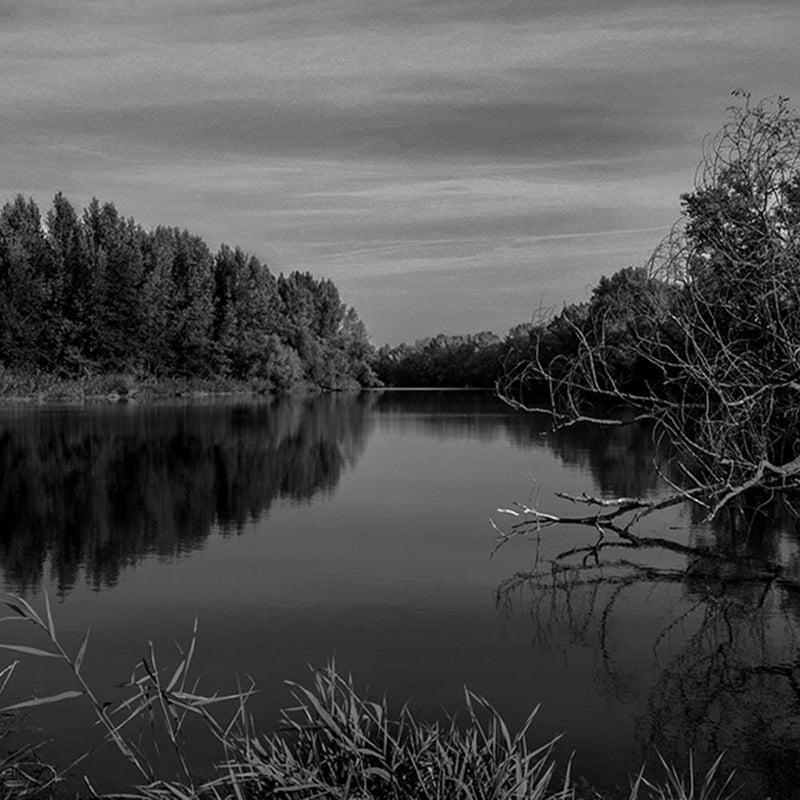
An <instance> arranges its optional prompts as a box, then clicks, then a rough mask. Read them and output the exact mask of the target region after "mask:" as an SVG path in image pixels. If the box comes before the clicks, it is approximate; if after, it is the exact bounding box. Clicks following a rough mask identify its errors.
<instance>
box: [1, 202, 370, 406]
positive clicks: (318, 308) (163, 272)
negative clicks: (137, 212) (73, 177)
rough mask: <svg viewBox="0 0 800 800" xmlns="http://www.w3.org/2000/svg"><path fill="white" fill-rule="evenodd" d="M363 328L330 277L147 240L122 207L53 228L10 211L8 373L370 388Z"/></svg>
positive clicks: (63, 213)
mask: <svg viewBox="0 0 800 800" xmlns="http://www.w3.org/2000/svg"><path fill="white" fill-rule="evenodd" d="M373 355H374V351H373V348H372V346H371V345H370V342H369V339H368V336H367V332H366V329H365V327H364V324H363V323H362V322H361V320H360V319H359V317H358V315H357V314H356V312H355V310H354V309H352V308H349V307H348V306H346V305H345V304H344V303H343V302H342V301H341V299H340V297H339V292H338V290H337V289H336V286H335V285H334V284H333V283H332V282H331V281H330V280H327V279H316V278H314V277H312V276H311V275H310V274H308V273H301V272H293V273H291V274H290V275H287V276H285V275H279V276H277V277H276V276H274V275H273V274H272V273H271V272H270V270H269V269H268V268H267V266H266V265H265V264H263V263H262V262H260V261H259V260H258V259H257V258H256V257H255V256H252V255H249V254H247V253H244V252H243V251H242V250H240V249H239V248H231V247H228V246H227V245H223V246H222V247H220V249H219V250H218V252H217V253H216V254H213V253H212V252H211V251H210V249H209V248H208V246H207V245H206V244H205V242H204V241H203V240H202V239H201V238H200V237H199V236H195V235H193V234H191V233H189V232H188V231H186V230H180V229H178V228H173V227H162V226H159V227H157V228H155V229H154V230H149V231H148V230H145V229H144V228H142V227H141V226H140V225H138V224H137V223H136V222H135V221H134V220H133V219H130V218H125V217H122V216H120V214H119V213H118V212H117V209H116V208H115V207H114V205H113V203H105V204H101V203H100V202H98V201H97V200H96V199H94V200H92V202H91V203H90V204H89V206H88V207H87V208H86V209H85V210H84V212H83V214H82V215H78V213H77V212H76V210H75V209H74V208H73V206H72V205H71V204H70V202H69V201H68V200H67V198H65V197H64V196H63V195H62V194H61V193H59V194H56V196H55V198H54V200H53V203H52V207H51V208H50V210H49V211H48V212H47V214H46V216H45V217H44V219H43V218H42V215H41V213H40V210H39V208H38V207H37V205H36V203H35V202H34V201H33V199H25V198H24V197H22V196H21V195H20V196H18V197H16V198H15V199H14V200H13V201H11V202H8V203H6V204H5V206H4V207H3V208H2V211H0V366H2V367H5V368H6V369H10V370H23V371H24V370H32V369H33V370H41V371H46V372H50V373H55V374H58V375H62V376H64V377H73V376H82V375H87V374H97V373H116V372H128V373H134V374H145V375H152V376H156V377H164V376H185V377H203V378H205V377H223V378H232V379H236V380H246V381H255V382H258V383H259V384H260V385H261V386H263V387H264V388H268V389H279V390H283V389H289V388H292V387H294V386H297V385H299V384H303V383H307V384H312V385H314V386H318V387H324V388H334V389H335V388H345V387H348V386H356V385H370V384H372V383H373V382H374V380H375V378H374V375H373V373H372V369H371V367H370V361H371V359H372V357H373Z"/></svg>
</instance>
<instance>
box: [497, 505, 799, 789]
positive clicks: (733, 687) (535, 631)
mask: <svg viewBox="0 0 800 800" xmlns="http://www.w3.org/2000/svg"><path fill="white" fill-rule="evenodd" d="M769 511H770V510H769V509H768V508H764V507H762V508H761V509H759V511H758V515H759V516H758V518H757V520H756V521H755V522H753V521H752V520H751V521H750V522H749V523H746V521H745V520H744V519H742V520H740V522H741V524H742V525H745V524H747V526H748V529H749V530H751V531H752V535H751V537H750V538H749V539H748V538H746V537H745V538H744V539H741V538H738V539H737V538H735V537H734V536H733V533H732V531H731V528H730V526H729V525H726V524H725V523H724V522H723V521H719V522H717V523H716V524H715V525H714V526H713V527H712V528H709V527H708V526H706V527H704V528H699V527H698V528H697V529H696V531H695V534H696V535H697V536H699V537H703V538H704V539H705V541H706V543H707V544H708V543H710V542H714V543H715V545H716V547H717V548H718V549H719V551H720V552H722V551H724V550H725V548H728V549H731V548H735V550H736V552H737V553H738V554H739V555H740V556H741V559H740V560H739V561H737V562H736V564H735V566H733V565H732V564H733V562H728V563H724V562H720V561H718V560H710V561H705V562H703V561H701V560H698V561H696V562H693V563H691V564H690V565H689V567H688V569H684V568H682V567H678V568H676V569H651V568H647V567H641V568H639V569H635V568H634V569H631V568H629V567H626V568H625V569H620V568H619V567H615V566H606V567H604V568H597V567H594V566H585V565H583V566H580V565H579V566H576V567H574V568H573V569H571V570H569V571H565V572H564V573H562V574H560V575H559V576H557V577H554V576H552V575H550V576H543V575H538V576H533V575H529V576H525V575H518V576H515V577H514V578H512V579H509V580H508V581H507V582H506V583H505V584H504V585H503V586H501V587H500V589H499V591H498V602H499V607H500V608H501V609H502V610H503V612H504V613H505V614H506V615H507V616H509V617H514V618H517V619H520V618H528V619H529V620H530V622H529V626H528V627H529V630H530V635H531V641H532V646H533V647H534V648H535V649H536V650H537V651H539V652H545V651H548V650H553V649H561V650H563V651H564V652H565V653H566V652H568V651H569V650H570V648H575V647H581V648H585V649H588V650H590V651H592V652H593V653H594V654H595V668H594V675H595V681H596V685H597V687H598V690H599V691H601V692H604V693H606V694H607V695H608V696H611V697H613V698H615V699H617V700H620V701H624V700H626V699H627V700H634V701H638V703H637V705H638V706H639V711H638V712H637V719H636V740H637V743H638V745H639V747H640V758H641V760H642V762H644V761H645V760H646V759H647V758H648V756H650V757H651V758H652V754H653V752H654V750H655V749H656V748H657V750H658V751H659V752H660V753H661V754H662V755H663V756H664V757H665V759H666V760H667V761H668V762H671V763H674V764H676V765H684V764H685V763H686V759H687V754H688V753H689V752H690V751H691V752H692V754H693V756H694V759H695V764H696V766H697V767H698V769H699V770H704V769H707V768H708V767H709V766H710V764H711V763H712V762H713V760H714V759H715V758H716V757H717V756H718V755H719V754H720V753H725V754H726V762H725V763H726V765H727V769H728V770H730V769H733V768H735V770H736V785H740V786H741V787H742V792H741V795H740V796H743V797H768V796H771V797H786V798H790V797H795V796H797V787H798V786H800V759H798V758H797V753H798V752H800V633H799V632H800V592H799V591H798V588H800V575H799V574H798V573H797V571H795V573H794V579H792V577H791V573H788V577H785V578H784V579H782V580H780V581H771V580H769V578H765V576H764V571H763V568H762V566H761V565H762V564H763V561H762V557H764V556H768V557H770V558H775V557H777V556H781V555H782V556H783V563H784V564H786V563H788V564H789V565H792V564H796V563H797V556H796V552H797V540H796V535H795V532H794V529H793V527H788V526H786V525H785V523H786V522H787V519H786V517H785V514H786V511H785V510H783V511H782V510H781V509H780V507H775V506H773V508H772V512H773V513H772V514H770V513H769ZM737 514H739V516H743V515H742V513H741V512H737ZM764 516H767V517H769V518H771V520H772V526H771V527H770V526H767V525H766V524H765V523H764V519H763V517H764ZM782 523H784V524H782ZM740 533H741V531H740ZM787 558H788V562H787ZM646 608H649V609H651V611H650V612H649V614H648V615H645V611H644V610H645V609H646ZM656 609H657V610H659V614H655V610H656ZM654 623H655V624H654ZM632 634H633V637H632ZM643 701H644V702H643Z"/></svg>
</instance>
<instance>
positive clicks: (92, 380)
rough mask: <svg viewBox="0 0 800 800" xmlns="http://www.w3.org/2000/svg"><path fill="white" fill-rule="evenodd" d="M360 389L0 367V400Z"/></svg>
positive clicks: (126, 398)
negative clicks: (62, 374) (73, 375)
mask: <svg viewBox="0 0 800 800" xmlns="http://www.w3.org/2000/svg"><path fill="white" fill-rule="evenodd" d="M358 388H360V387H358V386H357V385H355V384H354V385H352V386H350V385H348V386H342V387H339V386H337V387H321V386H315V385H313V384H310V383H308V382H299V383H296V384H294V385H292V386H289V387H285V386H275V385H274V384H272V383H271V382H270V381H267V380H264V379H260V378H253V379H252V380H235V379H233V378H224V377H214V378H182V377H167V378H162V377H154V376H136V375H132V374H129V373H110V374H101V375H87V376H84V377H80V378H63V377H58V376H56V375H53V374H50V373H46V372H31V373H18V372H11V371H10V370H2V368H0V404H27V403H120V402H123V403H124V402H132V401H142V402H147V401H154V400H159V399H167V398H176V397H211V396H220V397H224V396H234V395H242V396H249V397H253V396H265V395H272V394H281V395H285V394H292V395H295V394H298V395H302V394H318V393H321V392H327V391H351V390H356V389H358Z"/></svg>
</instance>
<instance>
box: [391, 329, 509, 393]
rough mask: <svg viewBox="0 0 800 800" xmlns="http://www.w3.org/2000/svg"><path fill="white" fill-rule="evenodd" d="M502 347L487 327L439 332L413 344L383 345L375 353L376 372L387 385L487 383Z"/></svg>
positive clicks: (437, 385)
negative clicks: (475, 330)
mask: <svg viewBox="0 0 800 800" xmlns="http://www.w3.org/2000/svg"><path fill="white" fill-rule="evenodd" d="M503 351H504V343H503V340H502V339H501V338H500V337H499V336H497V335H496V334H494V333H490V332H488V331H484V332H482V333H476V334H468V335H466V336H445V335H444V334H440V335H439V336H434V337H430V338H427V339H419V340H417V342H415V343H414V344H413V345H411V344H400V345H397V346H396V347H390V346H389V345H384V346H383V347H381V348H380V350H378V353H377V355H376V357H375V372H376V374H377V375H378V377H379V378H380V380H381V381H382V382H383V383H385V384H386V385H388V386H401V387H408V386H436V387H451V386H457V387H466V386H470V387H489V386H493V385H494V381H495V378H496V376H497V369H498V366H499V364H500V360H501V357H502V354H503Z"/></svg>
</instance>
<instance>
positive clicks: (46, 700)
mask: <svg viewBox="0 0 800 800" xmlns="http://www.w3.org/2000/svg"><path fill="white" fill-rule="evenodd" d="M83 695H84V693H83V692H79V691H77V689H69V690H68V691H66V692H61V693H60V694H51V695H50V696H49V697H34V698H32V699H30V700H23V701H22V702H21V703H14V705H13V706H6V707H5V708H0V711H16V710H17V709H19V708H33V707H34V706H46V705H48V704H50V703H60V702H61V701H62V700H71V699H72V698H74V697H83Z"/></svg>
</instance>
